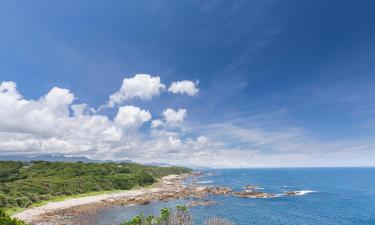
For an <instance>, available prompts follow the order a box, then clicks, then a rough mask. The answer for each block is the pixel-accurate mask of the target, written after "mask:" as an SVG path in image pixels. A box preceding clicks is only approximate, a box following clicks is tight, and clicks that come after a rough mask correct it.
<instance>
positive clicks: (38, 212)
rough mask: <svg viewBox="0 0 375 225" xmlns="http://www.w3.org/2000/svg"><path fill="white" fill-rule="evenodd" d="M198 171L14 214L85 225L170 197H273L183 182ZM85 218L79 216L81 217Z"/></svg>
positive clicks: (196, 202) (46, 223)
mask: <svg viewBox="0 0 375 225" xmlns="http://www.w3.org/2000/svg"><path fill="white" fill-rule="evenodd" d="M201 175H202V174H201V173H191V174H182V175H169V176H166V177H163V178H161V179H160V181H159V182H157V183H156V184H154V185H153V186H152V187H150V188H142V189H138V190H129V191H123V192H120V193H113V194H105V195H98V196H90V197H81V198H76V199H69V200H65V201H62V202H52V203H48V204H47V205H44V206H41V207H36V208H31V209H27V210H25V211H23V212H21V213H18V214H16V215H14V217H16V218H19V219H22V220H24V221H26V222H27V223H29V224H31V225H57V224H65V225H68V224H69V225H86V224H95V223H94V222H95V219H92V221H90V215H93V217H92V218H94V217H95V216H94V215H95V214H96V212H98V211H99V210H101V209H103V208H105V207H111V206H112V207H113V206H116V205H118V206H123V205H144V204H148V203H150V202H151V201H170V200H174V199H182V198H184V199H193V201H191V202H188V203H187V206H188V207H194V206H210V205H214V204H217V202H215V201H212V200H208V199H203V200H201V199H202V198H205V197H207V196H209V195H233V196H237V197H243V198H274V197H276V195H275V194H272V193H265V192H260V191H258V189H261V188H260V187H259V186H256V185H248V186H246V187H245V188H244V190H243V191H239V192H234V191H233V190H232V189H231V188H229V187H214V186H201V185H198V184H197V182H191V184H188V185H186V184H184V180H186V179H187V178H192V180H196V179H197V177H199V176H201ZM284 195H285V196H294V195H298V194H296V193H295V192H286V193H284ZM83 216H84V217H85V218H82V217H83Z"/></svg>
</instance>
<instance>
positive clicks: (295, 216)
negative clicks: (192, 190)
mask: <svg viewBox="0 0 375 225" xmlns="http://www.w3.org/2000/svg"><path fill="white" fill-rule="evenodd" d="M204 172H205V174H206V175H204V176H202V177H199V183H201V184H202V185H214V186H228V187H231V188H233V189H234V190H236V191H240V190H242V189H243V187H244V186H246V185H250V184H251V185H257V186H259V187H261V188H264V189H262V190H260V191H262V192H269V193H274V194H281V193H283V192H285V191H298V193H299V195H297V196H284V195H278V197H276V198H268V199H266V198H265V199H249V198H241V197H235V196H209V197H208V199H210V200H213V201H216V202H218V204H216V205H212V206H196V207H192V208H191V209H190V212H191V213H192V215H193V217H194V221H195V223H194V224H196V225H200V224H204V220H205V219H207V218H209V217H213V216H219V217H224V218H227V219H229V220H231V221H233V222H235V223H236V224H237V225H323V224H324V225H375V168H298V169H295V168H293V169H292V168H285V169H223V170H205V171H204ZM189 201H191V200H175V201H170V202H151V203H150V204H148V205H142V206H113V207H110V208H106V209H103V210H101V211H99V212H98V213H97V214H96V216H97V219H96V223H97V224H101V225H107V224H108V225H113V224H120V223H121V222H122V221H124V220H127V219H129V218H131V217H133V216H135V215H138V214H140V213H143V214H144V215H150V214H155V215H156V214H158V212H159V211H160V209H161V208H164V207H173V206H175V205H182V204H185V203H187V202H189Z"/></svg>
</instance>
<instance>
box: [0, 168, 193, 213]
mask: <svg viewBox="0 0 375 225" xmlns="http://www.w3.org/2000/svg"><path fill="white" fill-rule="evenodd" d="M189 171H190V169H187V168H182V167H157V166H144V165H140V164H135V163H83V162H47V161H31V162H20V161H0V184H1V185H0V208H1V207H4V208H12V207H28V206H30V205H31V204H33V203H37V202H40V201H44V200H49V199H51V198H53V197H57V196H68V195H75V194H83V193H89V192H97V191H110V190H128V189H131V188H134V187H137V186H148V185H150V184H153V183H154V182H155V181H156V180H157V179H158V178H159V177H162V176H166V175H169V174H180V173H186V172H189Z"/></svg>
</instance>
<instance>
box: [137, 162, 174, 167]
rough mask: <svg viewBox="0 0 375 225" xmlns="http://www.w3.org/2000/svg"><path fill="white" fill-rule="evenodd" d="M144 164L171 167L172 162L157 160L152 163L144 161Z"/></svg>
mask: <svg viewBox="0 0 375 225" xmlns="http://www.w3.org/2000/svg"><path fill="white" fill-rule="evenodd" d="M143 165H148V166H160V167H171V166H172V165H171V164H168V163H157V162H152V163H144V164H143Z"/></svg>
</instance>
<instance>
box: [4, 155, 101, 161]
mask: <svg viewBox="0 0 375 225" xmlns="http://www.w3.org/2000/svg"><path fill="white" fill-rule="evenodd" d="M6 160H15V161H37V160H43V161H50V162H58V161H64V162H78V161H81V162H103V161H100V160H92V159H88V158H86V157H74V156H72V157H68V156H64V155H30V156H20V155H0V161H6Z"/></svg>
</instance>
